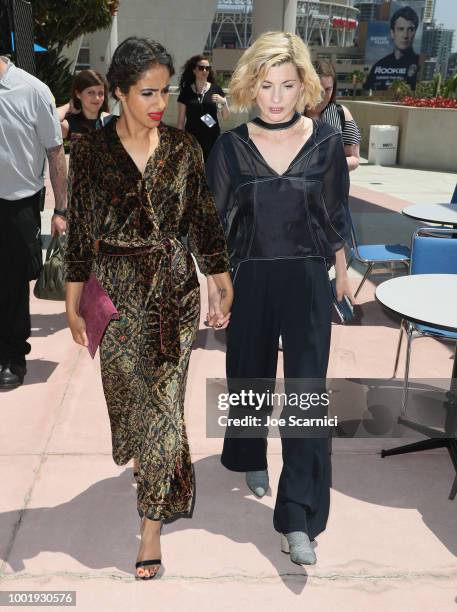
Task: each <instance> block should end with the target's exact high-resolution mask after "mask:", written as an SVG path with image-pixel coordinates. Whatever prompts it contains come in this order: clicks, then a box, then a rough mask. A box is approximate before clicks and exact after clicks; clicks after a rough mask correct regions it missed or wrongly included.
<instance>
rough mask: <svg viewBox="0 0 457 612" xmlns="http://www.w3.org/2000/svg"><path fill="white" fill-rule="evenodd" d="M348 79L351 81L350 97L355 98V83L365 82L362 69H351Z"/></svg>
mask: <svg viewBox="0 0 457 612" xmlns="http://www.w3.org/2000/svg"><path fill="white" fill-rule="evenodd" d="M347 78H348V81H350V82H351V83H352V97H353V98H355V96H356V93H357V85H358V84H359V83H360V84H363V83H364V82H365V73H364V72H363V70H353V71H352V72H350V73H349V74H348V76H347Z"/></svg>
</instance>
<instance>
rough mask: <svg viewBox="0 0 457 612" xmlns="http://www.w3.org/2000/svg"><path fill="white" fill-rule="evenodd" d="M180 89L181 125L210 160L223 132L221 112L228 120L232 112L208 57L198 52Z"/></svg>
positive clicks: (185, 71)
mask: <svg viewBox="0 0 457 612" xmlns="http://www.w3.org/2000/svg"><path fill="white" fill-rule="evenodd" d="M179 88H180V93H179V97H178V124H177V125H178V128H179V129H180V130H183V129H185V130H186V132H189V133H190V134H192V135H193V136H195V138H196V139H197V140H198V142H199V144H200V146H201V148H202V150H203V157H204V158H205V160H206V159H207V157H208V155H209V152H210V151H211V147H212V146H213V144H214V143H215V142H216V140H217V139H218V137H219V135H220V133H221V130H220V127H219V121H218V111H220V113H221V115H222V117H223V118H224V119H226V118H227V117H228V116H229V113H230V111H229V108H228V106H227V100H226V98H225V94H224V92H223V90H222V88H221V87H219V85H216V83H214V73H213V69H212V67H211V64H210V63H209V61H208V58H206V57H205V56H204V55H194V56H193V57H191V58H190V59H188V60H187V62H186V63H185V65H184V68H183V73H182V75H181V79H180V81H179Z"/></svg>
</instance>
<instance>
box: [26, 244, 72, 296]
mask: <svg viewBox="0 0 457 612" xmlns="http://www.w3.org/2000/svg"><path fill="white" fill-rule="evenodd" d="M64 249H65V239H64V238H63V237H62V236H59V234H58V233H55V234H54V236H52V238H51V242H50V243H49V246H48V250H47V251H46V261H45V262H44V264H43V268H42V270H41V272H40V276H39V277H38V280H37V282H36V283H35V287H34V289H33V294H34V296H35V297H37V298H39V299H40V300H64V299H65V279H64V261H63V258H64Z"/></svg>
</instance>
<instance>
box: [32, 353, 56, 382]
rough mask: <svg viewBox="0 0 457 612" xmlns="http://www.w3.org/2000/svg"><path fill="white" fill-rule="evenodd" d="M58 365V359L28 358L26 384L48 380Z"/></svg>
mask: <svg viewBox="0 0 457 612" xmlns="http://www.w3.org/2000/svg"><path fill="white" fill-rule="evenodd" d="M58 365H59V364H58V363H57V361H47V360H46V359H27V374H26V375H25V378H24V386H25V385H36V384H38V383H43V382H46V381H47V380H48V378H49V377H50V376H51V374H52V373H53V372H54V370H55V369H56V368H57V366H58Z"/></svg>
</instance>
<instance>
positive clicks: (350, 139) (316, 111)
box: [305, 60, 360, 172]
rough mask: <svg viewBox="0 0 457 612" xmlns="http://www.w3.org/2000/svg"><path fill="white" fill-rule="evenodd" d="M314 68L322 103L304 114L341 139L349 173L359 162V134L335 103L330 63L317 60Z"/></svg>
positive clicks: (332, 68)
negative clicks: (330, 129)
mask: <svg viewBox="0 0 457 612" xmlns="http://www.w3.org/2000/svg"><path fill="white" fill-rule="evenodd" d="M314 68H315V69H316V72H317V74H318V75H319V78H320V80H321V86H322V101H321V102H320V104H318V106H316V107H315V108H313V109H310V108H307V109H306V111H305V114H306V116H307V117H311V118H313V119H320V120H321V121H324V122H325V123H329V124H330V125H332V126H333V127H334V128H336V129H337V130H338V131H340V132H341V134H342V137H343V144H344V152H345V154H346V161H347V164H348V168H349V172H350V171H351V170H355V169H356V168H357V167H358V165H359V162H360V132H359V128H358V127H357V124H356V122H355V121H354V118H353V117H352V115H351V113H350V112H349V109H347V108H346V107H345V106H342V105H341V104H337V103H336V102H335V98H336V72H335V69H334V67H333V65H332V63H331V62H328V61H326V60H317V61H316V62H314Z"/></svg>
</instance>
